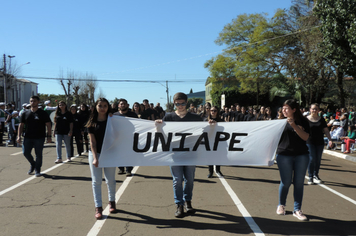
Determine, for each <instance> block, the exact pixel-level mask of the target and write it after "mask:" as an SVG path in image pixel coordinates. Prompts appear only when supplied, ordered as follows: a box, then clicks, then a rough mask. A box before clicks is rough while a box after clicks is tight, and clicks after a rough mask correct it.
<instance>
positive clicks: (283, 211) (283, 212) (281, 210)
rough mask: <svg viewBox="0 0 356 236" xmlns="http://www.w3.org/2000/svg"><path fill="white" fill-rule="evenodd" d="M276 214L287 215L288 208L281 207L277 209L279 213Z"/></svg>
mask: <svg viewBox="0 0 356 236" xmlns="http://www.w3.org/2000/svg"><path fill="white" fill-rule="evenodd" d="M276 212H277V214H278V215H285V214H286V206H284V205H279V206H278V207H277V211H276Z"/></svg>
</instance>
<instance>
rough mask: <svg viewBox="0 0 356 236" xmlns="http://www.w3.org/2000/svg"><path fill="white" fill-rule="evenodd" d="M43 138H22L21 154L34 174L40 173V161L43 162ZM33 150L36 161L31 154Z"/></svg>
mask: <svg viewBox="0 0 356 236" xmlns="http://www.w3.org/2000/svg"><path fill="white" fill-rule="evenodd" d="M44 142H45V138H38V139H36V138H26V137H25V138H24V139H23V142H22V152H23V155H24V156H25V157H26V159H27V160H28V162H30V164H31V166H32V167H34V168H35V171H36V173H40V172H41V167H42V160H43V155H42V154H43V144H44ZM33 148H35V154H36V161H35V160H34V158H33V156H32V154H31V152H32V149H33Z"/></svg>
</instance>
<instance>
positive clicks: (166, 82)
mask: <svg viewBox="0 0 356 236" xmlns="http://www.w3.org/2000/svg"><path fill="white" fill-rule="evenodd" d="M166 92H167V108H169V94H168V80H166Z"/></svg>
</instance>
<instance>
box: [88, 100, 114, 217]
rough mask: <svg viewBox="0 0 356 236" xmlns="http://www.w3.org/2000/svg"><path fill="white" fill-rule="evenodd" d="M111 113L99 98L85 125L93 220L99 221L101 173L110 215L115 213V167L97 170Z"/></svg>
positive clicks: (101, 211)
mask: <svg viewBox="0 0 356 236" xmlns="http://www.w3.org/2000/svg"><path fill="white" fill-rule="evenodd" d="M109 113H111V107H110V104H109V102H108V100H106V99H105V98H99V99H98V100H97V101H96V103H95V109H94V110H93V113H92V114H91V115H90V118H89V120H88V123H87V124H86V125H85V127H87V130H88V133H89V138H90V147H91V151H89V166H90V172H91V178H92V188H93V195H94V203H95V218H96V219H101V218H102V214H103V207H102V206H103V205H102V197H101V184H102V177H103V172H104V176H105V181H106V184H107V186H108V197H109V206H110V209H109V211H110V213H116V212H117V210H116V202H115V191H116V181H115V170H116V168H115V167H104V168H99V167H98V166H99V159H100V153H101V148H102V145H103V141H104V136H105V129H106V123H107V120H108V115H109Z"/></svg>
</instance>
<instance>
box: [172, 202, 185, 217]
mask: <svg viewBox="0 0 356 236" xmlns="http://www.w3.org/2000/svg"><path fill="white" fill-rule="evenodd" d="M174 216H175V217H177V218H183V217H184V209H183V205H178V204H177V211H176V212H175V213H174Z"/></svg>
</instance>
